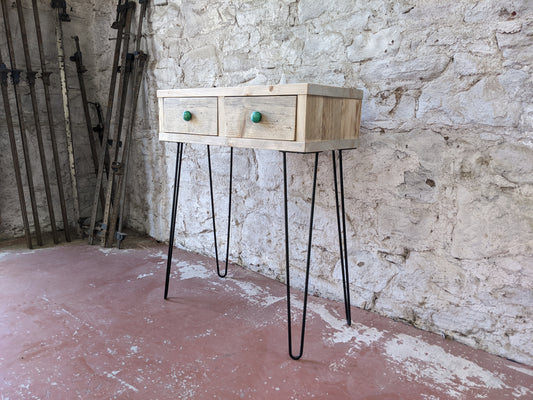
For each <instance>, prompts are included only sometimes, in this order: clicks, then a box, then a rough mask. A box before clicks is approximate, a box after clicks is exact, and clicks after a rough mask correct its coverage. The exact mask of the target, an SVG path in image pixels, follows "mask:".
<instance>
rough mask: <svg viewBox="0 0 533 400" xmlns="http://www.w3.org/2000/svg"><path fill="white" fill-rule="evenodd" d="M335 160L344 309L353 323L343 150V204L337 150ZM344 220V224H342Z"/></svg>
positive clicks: (349, 322)
mask: <svg viewBox="0 0 533 400" xmlns="http://www.w3.org/2000/svg"><path fill="white" fill-rule="evenodd" d="M331 155H332V161H333V181H334V186H335V204H336V212H337V230H338V234H339V253H340V260H341V271H342V287H343V292H344V309H345V311H346V323H347V324H348V325H351V324H352V312H351V306H350V279H349V275H348V250H347V242H346V212H345V207H344V176H343V167H342V150H339V179H340V189H341V204H340V206H339V189H338V183H337V163H336V160H335V150H333V151H332V152H331ZM341 222H342V224H341Z"/></svg>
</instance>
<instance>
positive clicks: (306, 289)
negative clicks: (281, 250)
mask: <svg viewBox="0 0 533 400" xmlns="http://www.w3.org/2000/svg"><path fill="white" fill-rule="evenodd" d="M318 154H319V153H315V168H314V172H313V194H312V196H311V216H310V220H309V237H308V241H307V261H306V268H305V287H304V304H303V314H302V329H301V336H300V351H299V352H298V354H297V355H294V354H293V351H292V329H291V325H292V318H291V288H290V274H289V269H290V261H289V257H290V252H289V214H288V206H287V203H288V201H287V156H286V152H283V195H284V196H283V199H284V210H285V279H286V286H287V324H288V337H289V355H290V357H291V358H292V359H293V360H299V359H300V358H301V357H302V354H303V351H304V337H305V321H306V316H307V297H308V293H309V271H310V267H311V248H312V243H313V220H314V215H315V199H316V181H317V171H318Z"/></svg>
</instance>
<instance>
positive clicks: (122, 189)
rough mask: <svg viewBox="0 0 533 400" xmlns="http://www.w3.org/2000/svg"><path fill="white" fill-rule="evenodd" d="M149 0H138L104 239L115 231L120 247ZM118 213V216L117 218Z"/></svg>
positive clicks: (111, 237) (112, 237)
mask: <svg viewBox="0 0 533 400" xmlns="http://www.w3.org/2000/svg"><path fill="white" fill-rule="evenodd" d="M148 2H149V0H139V4H141V11H140V13H139V20H138V21H139V22H138V23H137V35H136V36H135V53H134V57H135V61H134V64H133V91H132V95H131V99H130V101H131V104H130V118H129V121H128V126H127V128H126V137H125V139H124V145H123V148H122V157H121V160H120V167H121V169H122V174H120V175H118V176H117V183H116V193H117V194H118V196H119V198H118V199H116V201H115V202H114V203H113V206H112V210H111V215H110V220H109V233H108V236H107V239H106V246H112V244H113V241H114V240H115V232H116V234H117V237H116V239H117V247H119V248H120V243H121V242H122V240H124V238H125V234H124V233H123V232H122V223H123V221H124V220H123V216H124V202H125V199H126V184H127V178H128V163H129V153H130V149H131V141H132V137H133V127H134V124H135V116H136V114H137V100H138V98H139V93H140V91H141V83H142V78H143V75H144V71H145V66H146V62H147V60H148V55H147V54H146V53H144V52H142V51H141V38H142V33H143V22H144V18H145V16H146V9H147V7H148ZM125 102H126V96H124V103H125ZM119 213H120V218H119ZM117 219H118V220H119V227H118V231H117V230H116V228H117Z"/></svg>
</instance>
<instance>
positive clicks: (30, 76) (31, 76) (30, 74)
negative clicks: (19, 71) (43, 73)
mask: <svg viewBox="0 0 533 400" xmlns="http://www.w3.org/2000/svg"><path fill="white" fill-rule="evenodd" d="M36 76H37V72H35V71H26V81H27V82H28V85H30V86H35V77H36Z"/></svg>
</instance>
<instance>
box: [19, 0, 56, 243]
mask: <svg viewBox="0 0 533 400" xmlns="http://www.w3.org/2000/svg"><path fill="white" fill-rule="evenodd" d="M16 5H17V14H18V20H19V26H20V36H21V38H22V49H23V51H24V60H25V62H26V76H27V79H28V85H29V87H30V97H31V106H32V110H33V121H34V123H35V136H36V137H37V146H38V148H39V158H40V160H41V170H42V173H43V181H44V191H45V194H46V202H47V205H48V215H49V217H50V227H51V229H52V238H53V240H54V243H56V244H57V243H59V239H58V237H57V228H56V219H55V213H54V204H53V200H52V192H51V191H50V179H49V178H48V167H47V164H46V153H45V151H44V144H43V134H42V131H41V121H40V118H39V104H38V103H37V94H36V92H35V75H36V72H34V71H32V65H31V57H30V47H29V44H28V35H27V33H26V22H25V20H24V12H23V11H22V2H21V0H16Z"/></svg>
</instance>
